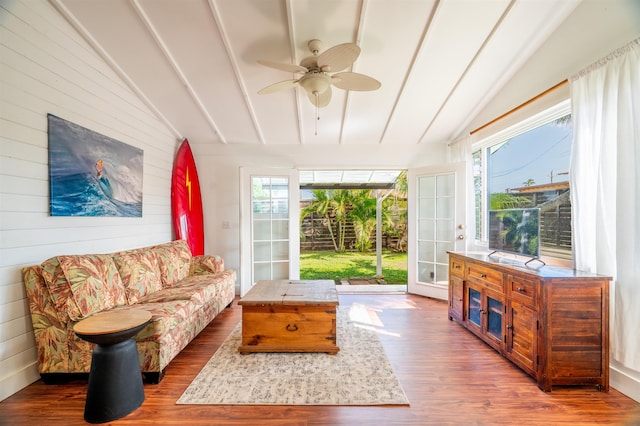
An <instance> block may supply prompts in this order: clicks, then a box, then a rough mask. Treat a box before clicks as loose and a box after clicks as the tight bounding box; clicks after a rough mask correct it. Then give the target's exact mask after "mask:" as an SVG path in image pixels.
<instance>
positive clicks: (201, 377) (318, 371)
mask: <svg viewBox="0 0 640 426" xmlns="http://www.w3.org/2000/svg"><path fill="white" fill-rule="evenodd" d="M348 309H349V308H342V307H338V312H337V334H338V336H337V341H338V347H340V352H338V353H337V354H336V355H327V354H324V353H255V354H248V355H241V354H240V353H238V346H240V341H241V328H240V327H241V325H240V324H238V326H237V327H236V328H235V330H234V331H233V332H232V333H231V334H230V335H229V337H228V338H227V340H226V341H225V342H224V343H223V344H222V346H220V348H219V349H218V351H217V352H216V353H215V354H214V355H213V357H212V358H211V359H210V360H209V361H208V362H207V364H206V365H205V366H204V367H203V369H202V370H201V371H200V373H199V374H198V376H197V377H196V378H195V379H194V380H193V382H191V384H190V385H189V387H188V388H187V390H186V391H185V392H184V393H183V394H182V396H181V397H180V399H178V401H177V404H205V405H217V404H220V405H236V404H241V405H409V400H408V399H407V397H406V395H405V393H404V390H403V389H402V386H400V383H399V382H398V379H397V377H396V375H395V373H394V372H393V369H392V368H391V365H390V364H389V360H388V359H387V356H386V354H385V353H384V349H383V347H382V344H381V343H380V340H379V339H378V336H377V334H376V332H375V331H373V330H371V329H370V328H367V326H365V325H362V324H359V323H358V322H357V321H354V320H352V319H351V318H350V315H349V311H348Z"/></svg>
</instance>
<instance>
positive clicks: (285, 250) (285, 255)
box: [273, 241, 289, 261]
mask: <svg viewBox="0 0 640 426" xmlns="http://www.w3.org/2000/svg"><path fill="white" fill-rule="evenodd" d="M287 259H289V242H288V241H274V243H273V260H274V261H275V260H287Z"/></svg>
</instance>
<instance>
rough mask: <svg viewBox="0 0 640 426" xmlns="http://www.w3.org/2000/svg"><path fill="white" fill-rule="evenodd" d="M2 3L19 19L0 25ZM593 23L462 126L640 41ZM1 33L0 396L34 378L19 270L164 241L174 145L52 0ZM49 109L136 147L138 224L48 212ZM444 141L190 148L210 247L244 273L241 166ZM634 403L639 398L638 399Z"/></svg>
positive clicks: (391, 154)
mask: <svg viewBox="0 0 640 426" xmlns="http://www.w3.org/2000/svg"><path fill="white" fill-rule="evenodd" d="M590 1H593V0H590ZM627 3H628V4H632V2H627ZM625 4H626V3H625ZM5 8H9V9H10V10H12V13H15V14H16V15H17V16H19V19H12V20H7V19H4V18H5V17H4V16H3V15H4V14H5V13H6V9H5ZM579 11H580V10H579V9H577V13H579ZM628 13H635V12H628ZM576 19H578V18H576ZM592 24H593V23H592V22H587V23H585V24H584V28H589V31H588V34H587V31H584V32H581V34H579V35H576V36H575V37H577V38H580V39H584V38H586V39H588V40H591V38H590V37H598V39H597V43H590V42H588V41H587V42H586V43H584V44H585V45H580V46H576V49H575V51H572V45H571V44H570V41H569V40H566V39H565V38H564V37H565V36H566V34H563V33H562V31H559V32H558V34H557V35H555V37H554V38H552V39H550V40H549V42H548V43H547V44H545V45H543V46H542V48H541V49H540V51H538V52H537V53H536V54H535V55H534V56H533V57H532V58H531V60H530V61H529V62H527V63H526V64H525V65H524V67H523V68H522V71H521V72H519V73H518V74H517V75H515V76H513V78H512V79H511V80H510V83H509V84H507V85H506V87H505V88H504V90H503V91H502V92H501V93H499V94H498V95H497V96H496V98H495V99H494V100H493V101H492V102H490V103H489V104H488V105H487V106H486V107H485V108H484V109H483V113H482V114H479V115H478V117H477V118H476V121H475V122H474V123H471V124H470V126H471V127H472V128H473V126H474V125H475V126H476V127H477V126H480V125H482V124H483V123H486V122H488V121H490V120H492V119H493V118H495V117H497V116H500V115H501V114H503V113H505V112H506V111H507V110H509V109H510V108H512V107H513V106H515V105H519V104H521V103H523V102H525V101H527V100H528V99H530V98H532V97H534V96H535V95H537V94H538V93H540V92H541V91H543V90H545V89H546V88H548V87H551V86H552V85H554V84H556V83H557V82H558V81H562V80H563V79H565V78H567V77H568V76H569V75H570V74H572V73H575V72H577V71H578V70H580V69H582V68H583V67H585V66H587V65H589V64H591V63H593V62H594V61H596V60H598V59H599V58H601V57H602V56H604V55H606V54H607V53H609V52H610V51H612V50H613V49H615V48H617V47H619V46H621V45H623V44H624V43H626V42H628V41H630V40H631V39H633V38H636V37H638V35H639V34H638V29H636V30H635V31H634V32H632V33H629V32H626V33H625V32H622V33H621V32H620V31H619V30H618V29H617V28H616V25H611V26H608V27H606V28H601V27H598V26H596V25H592ZM7 25H10V26H9V27H7ZM0 29H1V30H2V38H1V40H0V45H1V48H2V53H1V55H0V66H1V68H0V80H1V86H0V97H1V102H2V108H1V109H0V133H1V134H0V138H1V142H0V147H1V149H0V348H2V350H1V351H0V367H1V370H2V376H1V377H0V389H2V390H1V391H0V400H2V399H5V398H6V397H7V396H9V395H11V394H13V393H15V392H17V391H18V390H20V389H21V388H23V387H25V386H27V385H29V384H30V383H32V382H34V381H36V380H37V379H38V378H39V376H38V373H37V371H36V366H35V360H36V357H37V354H36V349H35V347H34V338H33V334H32V331H31V320H30V317H29V311H28V306H27V302H26V300H25V295H24V288H23V284H22V277H21V272H20V271H21V268H22V267H23V266H26V265H31V264H37V263H40V262H42V261H43V260H45V259H47V258H48V257H51V256H55V255H59V254H80V253H96V252H102V253H106V252H113V251H116V250H121V249H125V248H133V247H142V246H146V245H151V244H155V243H161V242H166V241H169V240H171V239H172V238H173V232H172V220H171V209H170V204H171V194H170V178H171V168H172V163H173V156H174V153H175V151H176V148H177V144H178V142H179V141H176V140H175V136H174V133H173V132H172V131H171V130H170V129H168V128H167V126H166V125H165V124H164V123H163V121H162V120H160V119H159V118H158V117H157V116H156V114H154V112H153V111H151V110H150V109H149V108H148V107H147V104H146V103H145V102H143V101H142V100H141V99H140V98H139V97H138V96H137V95H136V94H135V93H133V92H132V91H131V90H130V89H129V87H128V86H127V84H126V83H125V82H123V81H122V79H121V78H120V77H119V76H118V75H117V74H116V72H114V70H113V69H111V68H110V66H109V65H108V64H107V63H106V62H105V61H104V60H103V59H102V58H101V57H100V56H99V55H98V54H96V52H95V51H93V50H92V49H91V47H90V46H89V45H88V44H87V43H86V42H85V41H84V39H83V38H82V37H80V36H79V34H78V33H77V31H76V30H75V29H74V28H73V27H72V26H71V25H70V24H69V23H68V22H67V21H66V20H65V19H64V18H63V17H62V16H61V15H60V14H59V13H58V12H57V11H56V9H55V8H54V7H53V6H52V5H51V3H50V2H47V1H30V2H18V1H16V2H11V1H8V2H5V1H3V2H2V4H0ZM114 31H117V29H114ZM592 33H593V34H595V35H593V34H592ZM574 41H575V38H574ZM565 42H566V43H567V45H566V46H565V49H564V51H563V54H562V56H561V57H557V56H554V55H555V53H554V51H553V50H552V49H549V45H548V44H549V43H565ZM578 47H579V48H578ZM71 52H72V54H70V53H71ZM571 52H573V54H569V53H571ZM540 73H544V75H545V78H543V79H541V80H539V81H542V83H540V84H542V86H541V87H540V86H537V87H531V86H530V85H529V84H528V78H529V76H531V75H534V74H540ZM425 96H428V94H425ZM47 113H57V114H59V115H63V116H64V117H65V118H67V119H69V120H72V121H75V122H78V123H82V124H83V125H85V126H88V127H91V129H92V130H94V131H96V132H99V133H102V134H106V135H108V136H110V137H113V138H116V139H119V140H124V141H127V143H130V144H133V145H135V146H136V147H138V148H140V149H143V150H144V163H145V166H144V167H145V170H144V201H143V203H144V204H143V217H142V218H86V217H85V218H69V217H50V216H49V214H48V211H49V199H48V197H49V184H48V152H47ZM448 142H450V141H442V143H441V144H434V145H433V146H432V145H430V146H428V147H424V146H415V147H407V150H406V152H402V153H399V152H397V148H394V147H391V148H389V147H385V146H380V149H376V150H368V151H365V150H361V149H359V147H358V146H345V145H336V146H333V147H332V148H331V149H327V148H326V147H323V146H319V145H313V144H308V145H304V146H299V147H296V148H299V149H296V150H290V149H289V148H288V147H286V146H285V145H281V146H278V145H276V146H273V147H264V146H259V147H253V148H251V149H250V150H249V149H247V148H246V146H240V147H238V146H223V147H209V148H206V149H204V148H203V149H202V150H201V152H198V150H195V156H196V161H197V163H198V166H199V171H200V180H201V187H202V188H203V191H204V193H203V203H204V210H205V215H206V218H205V229H206V230H207V231H206V232H207V234H206V235H205V243H206V248H207V252H209V253H216V254H220V255H222V257H223V258H224V259H225V261H226V262H227V265H228V267H229V268H232V269H236V270H240V269H241V268H240V255H239V253H240V231H239V221H240V216H241V215H240V210H239V209H240V207H239V205H240V201H239V193H240V178H239V173H238V169H239V167H290V168H291V167H296V166H299V165H304V166H305V167H317V168H323V167H324V168H328V167H331V168H341V167H343V168H348V167H354V166H358V167H382V166H385V167H390V168H395V169H407V168H411V167H419V166H428V165H435V164H442V163H446V162H447V161H448V158H450V157H449V152H448V146H447V144H448ZM265 158H266V159H267V160H266V161H267V162H268V164H265ZM356 159H357V160H356ZM354 161H356V162H357V164H353V162H354ZM520 190H522V191H524V189H523V188H520ZM470 202H472V200H470ZM469 220H472V218H469ZM220 224H223V225H222V226H221V225H220ZM638 291H640V287H638ZM619 380H626V381H627V382H628V383H631V386H637V388H636V389H640V372H633V371H627V372H625V375H624V377H622V376H612V386H613V387H616V385H617V383H618V382H617V381H619ZM632 397H634V398H635V399H639V398H640V396H639V394H638V393H636V394H634V395H632Z"/></svg>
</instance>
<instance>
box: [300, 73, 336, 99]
mask: <svg viewBox="0 0 640 426" xmlns="http://www.w3.org/2000/svg"><path fill="white" fill-rule="evenodd" d="M299 84H300V86H302V87H303V88H304V90H306V91H307V92H308V93H314V92H318V93H319V94H321V93H324V92H326V91H327V89H328V88H329V86H330V85H331V79H330V77H329V76H327V75H326V74H319V73H318V74H306V75H304V76H303V77H302V78H301V79H300V81H299Z"/></svg>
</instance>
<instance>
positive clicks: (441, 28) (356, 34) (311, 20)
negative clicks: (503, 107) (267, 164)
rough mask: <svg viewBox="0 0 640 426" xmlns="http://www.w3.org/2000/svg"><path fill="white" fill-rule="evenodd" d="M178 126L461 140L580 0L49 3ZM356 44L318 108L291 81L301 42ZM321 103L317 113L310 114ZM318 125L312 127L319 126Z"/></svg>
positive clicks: (205, 138) (324, 140)
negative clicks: (372, 83)
mask: <svg viewBox="0 0 640 426" xmlns="http://www.w3.org/2000/svg"><path fill="white" fill-rule="evenodd" d="M51 2H52V3H53V4H54V6H55V7H56V8H57V9H58V10H59V11H60V12H61V13H62V14H63V15H64V16H65V17H66V18H67V19H68V20H69V21H70V22H71V23H72V24H73V25H74V26H75V27H76V28H77V29H78V31H80V33H81V34H83V36H84V37H85V38H86V39H87V41H88V42H89V43H91V44H92V45H93V47H94V48H95V49H96V50H97V51H98V52H99V53H100V55H101V56H102V57H103V58H104V59H105V60H106V61H107V62H109V63H110V64H111V65H112V66H113V68H114V69H115V70H116V71H117V72H118V73H119V74H120V75H121V76H122V77H123V78H124V79H125V81H126V82H127V83H128V84H129V85H130V86H131V88H132V89H133V90H134V91H136V92H137V93H138V94H139V95H140V97H141V98H142V99H144V101H145V102H146V103H147V104H148V105H149V106H150V107H151V108H152V109H153V110H155V112H156V113H157V114H158V116H160V117H162V120H163V121H165V122H166V123H167V125H168V126H170V127H171V128H172V129H173V131H174V132H175V134H176V137H179V138H180V137H187V138H189V140H190V141H191V142H192V143H194V142H195V143H199V144H202V143H211V144H249V145H251V144H260V145H276V144H296V145H298V144H323V145H333V144H362V145H370V144H392V145H398V146H400V145H407V144H428V143H434V142H442V141H447V140H452V139H455V138H457V137H458V136H459V135H460V134H461V133H462V132H463V131H464V130H465V128H466V127H467V126H468V124H469V123H470V122H471V120H473V118H474V117H476V115H477V114H478V112H479V111H481V109H482V108H483V107H484V106H485V105H486V104H487V103H488V102H489V101H490V100H491V98H492V97H493V96H495V94H496V93H498V92H499V91H500V89H501V88H502V87H503V86H504V85H505V84H506V83H507V82H508V80H509V79H510V78H511V77H512V76H513V75H514V74H515V73H516V72H517V71H518V69H519V68H520V67H521V66H522V65H523V64H524V63H525V61H526V60H527V59H528V58H529V57H530V56H531V55H532V54H533V53H534V52H535V51H536V50H537V49H538V47H540V46H541V44H542V43H544V42H545V40H546V39H547V38H548V37H549V36H550V34H552V33H553V31H554V30H556V29H557V28H558V26H559V25H561V24H562V22H563V21H564V20H565V19H566V17H567V16H568V15H569V14H570V13H571V12H572V11H573V10H574V9H575V7H576V6H577V5H578V4H579V3H580V2H579V0H545V1H531V0H182V1H176V0H92V1H86V0H51ZM311 39H320V40H321V41H322V43H323V45H324V48H325V49H327V48H330V47H331V46H334V45H338V44H341V43H347V42H352V43H356V44H358V45H359V46H360V48H361V53H360V55H359V57H358V58H357V60H356V61H355V63H354V64H353V66H352V67H351V68H348V69H347V71H354V72H358V73H362V74H366V75H369V76H371V77H374V78H375V79H377V80H379V81H380V82H381V83H382V86H381V88H380V89H378V90H375V91H365V92H358V91H344V90H341V89H338V88H334V89H333V97H332V99H331V102H330V103H329V105H328V106H326V107H324V108H321V109H320V110H319V111H316V108H315V107H314V106H313V105H312V104H311V103H310V102H309V99H308V98H307V95H306V93H305V92H304V91H303V90H302V88H300V87H296V88H291V89H287V90H282V91H279V92H276V93H273V94H268V95H259V94H258V91H259V90H260V89H262V88H264V87H266V86H268V85H270V84H273V83H276V82H279V81H283V80H289V79H295V78H299V75H294V74H292V73H290V72H286V71H280V70H277V69H273V68H269V67H265V66H263V65H260V64H258V63H257V61H258V60H261V59H262V60H269V61H276V62H281V63H291V64H299V63H300V61H301V60H302V59H303V58H305V57H307V56H310V55H311V53H310V52H309V49H308V46H307V44H308V42H309V41H310V40H311ZM318 114H319V120H318V119H317V118H318V116H317V115H318ZM316 133H317V134H316Z"/></svg>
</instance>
